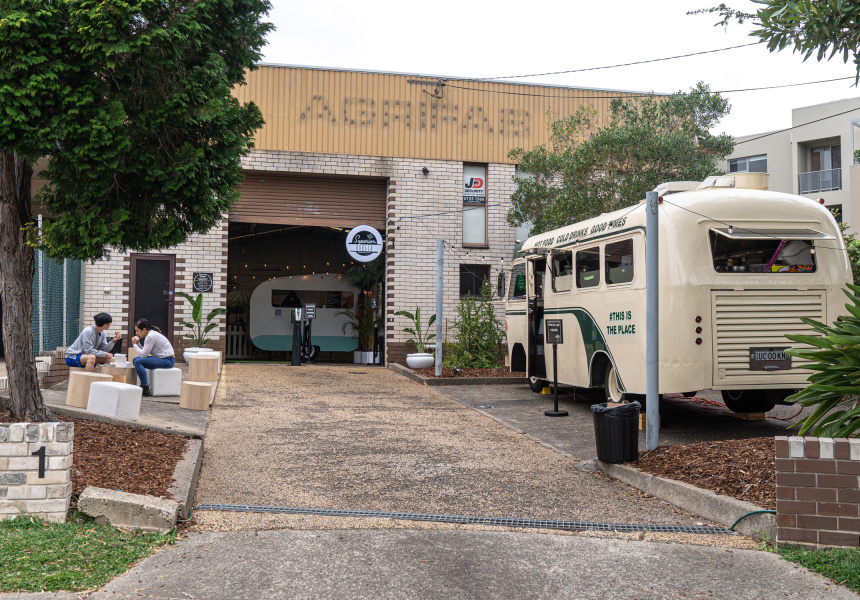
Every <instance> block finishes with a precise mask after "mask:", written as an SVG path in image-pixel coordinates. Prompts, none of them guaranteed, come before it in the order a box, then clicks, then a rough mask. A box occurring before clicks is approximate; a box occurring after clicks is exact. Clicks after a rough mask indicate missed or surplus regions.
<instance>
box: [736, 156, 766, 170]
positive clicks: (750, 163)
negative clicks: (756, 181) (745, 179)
mask: <svg viewBox="0 0 860 600" xmlns="http://www.w3.org/2000/svg"><path fill="white" fill-rule="evenodd" d="M729 173H767V154H759V155H758V156H744V157H743V158H732V159H729Z"/></svg>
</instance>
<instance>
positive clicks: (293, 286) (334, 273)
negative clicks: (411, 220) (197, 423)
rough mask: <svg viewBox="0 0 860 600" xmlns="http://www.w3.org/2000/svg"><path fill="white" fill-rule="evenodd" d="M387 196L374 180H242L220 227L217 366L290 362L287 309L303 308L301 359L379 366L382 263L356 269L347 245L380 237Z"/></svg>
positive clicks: (263, 176) (264, 176)
mask: <svg viewBox="0 0 860 600" xmlns="http://www.w3.org/2000/svg"><path fill="white" fill-rule="evenodd" d="M386 191H387V181H386V180H382V179H374V178H364V177H323V176H308V175H297V174H281V173H278V174H269V173H248V174H247V175H246V180H245V182H244V183H243V185H242V186H241V187H240V192H241V194H242V197H241V200H240V201H239V202H238V203H237V204H236V206H235V207H234V208H233V209H231V211H230V218H229V228H228V247H227V252H228V256H227V260H228V266H227V279H228V285H227V311H228V312H227V352H226V358H228V359H231V360H263V361H286V360H290V359H291V351H292V347H293V331H294V329H293V322H292V314H291V313H292V310H291V309H294V308H302V309H303V310H302V317H301V321H302V325H301V328H300V338H299V340H300V342H301V344H302V356H303V360H305V361H311V362H318V361H322V362H354V361H355V362H361V363H362V364H371V363H372V362H374V359H376V361H379V362H381V361H382V356H381V354H382V352H381V351H382V347H383V340H382V339H381V338H382V336H384V327H383V324H382V321H381V315H382V307H383V305H384V302H383V294H384V291H383V289H382V287H383V286H382V278H383V274H384V268H385V262H384V261H385V255H384V254H383V255H382V256H380V257H379V258H377V259H376V260H375V261H374V262H370V263H362V262H360V261H357V260H355V259H354V258H352V257H351V256H350V255H349V253H348V252H347V248H346V236H347V233H348V231H349V230H350V229H352V228H353V227H356V226H358V225H371V226H373V227H375V228H377V229H378V230H380V231H384V223H385V194H386ZM308 305H313V307H314V309H315V315H314V316H315V318H314V319H313V320H310V319H308V318H307V316H308V315H307V311H306V309H307V307H308ZM358 352H361V353H364V354H361V355H360V354H357V353H358ZM368 355H369V356H370V360H368Z"/></svg>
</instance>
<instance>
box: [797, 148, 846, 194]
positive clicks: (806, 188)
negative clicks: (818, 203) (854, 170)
mask: <svg viewBox="0 0 860 600" xmlns="http://www.w3.org/2000/svg"><path fill="white" fill-rule="evenodd" d="M841 167H842V147H841V146H840V145H839V144H834V145H831V146H818V147H815V148H812V149H810V151H809V168H810V170H809V171H808V172H806V173H798V190H799V191H800V193H801V194H811V193H814V192H829V191H831V190H841V189H842V168H841Z"/></svg>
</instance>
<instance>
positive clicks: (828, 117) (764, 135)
mask: <svg viewBox="0 0 860 600" xmlns="http://www.w3.org/2000/svg"><path fill="white" fill-rule="evenodd" d="M855 110H860V107H856V108H849V109H848V110H845V111H842V112H840V113H836V114H835V115H828V116H826V117H821V118H820V119H815V120H814V121H807V122H806V123H801V124H800V125H793V126H791V127H786V128H785V129H777V130H776V131H771V132H770V133H765V134H763V135H759V136H756V137H754V138H750V139H748V140H744V141H742V142H735V146H736V147H737V146H738V145H739V144H746V143H747V142H754V141H756V140H760V139H762V138H766V137H770V136H772V135H776V134H777V133H785V132H786V131H791V130H792V129H797V128H799V127H805V126H807V125H812V124H813V123H818V122H819V121H826V120H827V119H832V118H833V117H841V116H842V115H847V114H848V113H850V112H854V111H855Z"/></svg>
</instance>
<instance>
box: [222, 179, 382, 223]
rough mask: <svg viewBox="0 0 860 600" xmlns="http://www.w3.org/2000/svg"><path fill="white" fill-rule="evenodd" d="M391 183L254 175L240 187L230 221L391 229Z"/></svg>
mask: <svg viewBox="0 0 860 600" xmlns="http://www.w3.org/2000/svg"><path fill="white" fill-rule="evenodd" d="M387 190H388V182H387V181H386V180H385V179H382V178H376V177H333V176H325V175H304V174H297V173H271V172H262V171H252V172H248V173H246V175H245V181H244V182H242V185H240V186H239V192H240V193H241V194H242V197H241V199H240V200H239V201H238V202H237V203H236V204H235V205H233V207H232V208H231V209H230V213H229V214H230V216H229V219H230V221H234V222H240V223H266V224H273V225H308V226H315V227H343V228H346V229H349V228H352V227H355V226H357V225H372V226H374V227H376V228H378V229H383V228H384V227H385V198H386V193H387Z"/></svg>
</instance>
